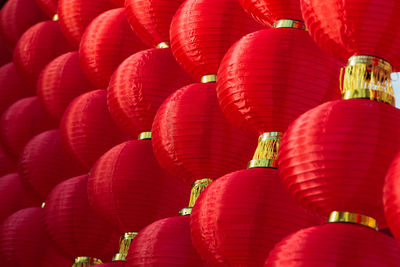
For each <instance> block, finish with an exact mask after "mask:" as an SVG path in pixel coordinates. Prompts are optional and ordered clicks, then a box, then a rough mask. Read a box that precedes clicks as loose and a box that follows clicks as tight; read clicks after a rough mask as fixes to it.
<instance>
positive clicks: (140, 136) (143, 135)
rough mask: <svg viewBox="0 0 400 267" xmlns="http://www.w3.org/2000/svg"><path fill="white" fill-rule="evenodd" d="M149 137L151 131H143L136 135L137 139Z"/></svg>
mask: <svg viewBox="0 0 400 267" xmlns="http://www.w3.org/2000/svg"><path fill="white" fill-rule="evenodd" d="M148 139H151V132H143V133H140V134H139V136H138V140H148Z"/></svg>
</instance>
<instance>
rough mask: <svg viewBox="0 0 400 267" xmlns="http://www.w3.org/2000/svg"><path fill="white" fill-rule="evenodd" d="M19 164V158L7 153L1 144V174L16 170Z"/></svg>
mask: <svg viewBox="0 0 400 267" xmlns="http://www.w3.org/2000/svg"><path fill="white" fill-rule="evenodd" d="M17 165H18V164H17V159H15V158H13V157H10V156H9V155H6V153H4V151H3V148H2V147H1V145H0V175H5V174H7V173H12V172H16V171H17Z"/></svg>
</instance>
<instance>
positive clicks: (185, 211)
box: [179, 207, 193, 216]
mask: <svg viewBox="0 0 400 267" xmlns="http://www.w3.org/2000/svg"><path fill="white" fill-rule="evenodd" d="M192 209H193V208H192V207H187V208H183V209H181V210H180V211H179V216H187V215H190V214H192Z"/></svg>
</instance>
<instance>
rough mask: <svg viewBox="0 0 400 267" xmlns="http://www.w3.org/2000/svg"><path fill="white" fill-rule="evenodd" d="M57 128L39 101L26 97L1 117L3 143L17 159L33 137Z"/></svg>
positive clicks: (0, 135)
mask: <svg viewBox="0 0 400 267" xmlns="http://www.w3.org/2000/svg"><path fill="white" fill-rule="evenodd" d="M56 127H57V123H56V122H55V121H54V120H53V119H52V118H51V117H50V115H49V114H48V113H46V112H45V111H44V109H43V108H42V107H41V106H40V103H39V99H38V98H37V97H36V96H34V97H26V98H23V99H20V100H18V101H17V102H15V103H14V104H12V105H11V106H10V107H9V108H8V109H7V110H6V111H5V112H4V113H3V115H2V116H1V119H0V138H1V143H2V145H3V148H4V150H5V152H6V153H7V154H8V155H9V156H10V157H12V158H14V159H16V158H18V156H19V155H20V154H21V152H22V150H23V148H24V146H25V144H26V143H28V141H29V140H30V139H31V138H32V137H34V136H35V135H37V134H39V133H41V132H43V131H47V130H50V129H54V128H56Z"/></svg>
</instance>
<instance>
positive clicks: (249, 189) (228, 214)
mask: <svg viewBox="0 0 400 267" xmlns="http://www.w3.org/2000/svg"><path fill="white" fill-rule="evenodd" d="M321 222H322V219H320V218H318V217H315V216H313V215H311V213H308V212H306V211H305V210H304V209H303V208H302V207H300V206H299V205H298V204H297V203H296V202H295V201H294V200H293V199H291V196H290V195H289V194H288V193H287V192H286V191H285V189H284V188H283V186H282V185H281V182H280V179H279V175H278V171H277V170H276V169H271V168H254V169H248V170H241V171H237V172H233V173H230V174H227V175H225V176H223V177H221V178H218V179H217V180H216V181H214V182H213V183H211V184H210V185H209V186H208V187H207V188H206V189H205V191H204V192H203V193H202V194H201V195H200V197H199V199H198V200H197V202H196V204H195V206H194V207H193V211H192V214H191V220H190V225H191V234H192V241H193V244H194V246H195V248H196V249H197V251H198V252H199V254H200V255H201V256H202V258H203V259H206V261H207V263H208V264H209V265H210V266H262V264H263V263H264V261H265V258H266V256H267V255H268V252H269V251H270V250H271V249H272V248H273V247H274V246H275V244H276V243H278V242H279V241H280V240H281V239H282V238H284V237H286V236H287V235H288V234H291V233H293V232H296V231H298V230H300V229H302V228H306V227H309V226H313V225H317V224H319V223H321Z"/></svg>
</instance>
